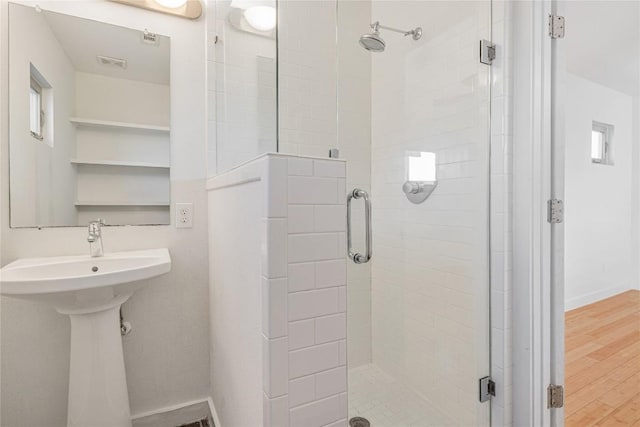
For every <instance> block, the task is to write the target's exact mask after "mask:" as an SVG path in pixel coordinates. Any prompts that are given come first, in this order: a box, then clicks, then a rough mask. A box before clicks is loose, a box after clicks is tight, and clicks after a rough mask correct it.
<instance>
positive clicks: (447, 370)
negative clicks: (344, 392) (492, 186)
mask: <svg viewBox="0 0 640 427" xmlns="http://www.w3.org/2000/svg"><path fill="white" fill-rule="evenodd" d="M375 22H378V23H379V25H378V26H374V27H371V24H373V23H375ZM490 22H491V3H490V2H489V1H477V2H463V1H447V2H438V1H375V0H374V1H372V2H365V1H350V0H339V1H338V3H337V23H338V27H337V28H338V30H337V33H338V47H337V55H338V65H337V69H338V79H337V80H338V86H337V89H338V103H337V116H338V140H337V143H338V147H339V148H340V154H341V157H343V158H345V159H347V165H348V166H347V190H348V191H349V190H351V189H353V188H354V187H361V188H363V189H366V190H367V191H370V194H371V197H372V204H373V244H374V247H373V254H374V255H373V259H372V261H371V263H369V264H360V265H356V264H354V263H352V262H350V261H349V262H348V283H347V289H348V308H347V323H348V335H347V341H348V371H349V417H350V418H351V417H363V418H366V419H368V420H369V421H370V422H371V425H375V426H398V425H421V426H441V425H487V424H488V423H489V405H488V404H482V403H480V402H479V401H478V379H479V378H480V377H483V376H485V375H488V374H489V371H490V366H489V350H490V345H489V314H488V313H489V304H488V301H489V260H488V255H487V254H488V247H489V240H488V225H487V224H488V218H489V216H488V206H489V203H488V200H489V179H488V177H489V135H490V132H489V123H490V121H489V101H490V86H489V84H490V67H488V66H486V65H484V64H481V63H480V62H479V57H478V43H479V41H480V40H481V39H490V38H491V31H490V30H491V28H490ZM386 27H391V29H387V28H386ZM418 27H420V28H421V30H422V34H421V37H419V38H418V37H414V34H416V33H418V31H417V28H418ZM376 30H377V31H376ZM395 30H399V32H398V31H395ZM405 33H407V35H404V34H405ZM416 38H417V40H416ZM365 47H366V48H368V49H370V50H366V49H365ZM381 49H383V51H381V52H375V51H374V50H381ZM436 177H437V187H435V190H433V192H432V193H431V195H430V196H429V197H428V198H427V199H426V200H425V201H423V202H422V203H418V204H416V203H412V202H411V201H410V200H408V198H407V197H406V196H405V194H404V193H403V184H405V182H406V181H407V180H410V181H411V182H415V183H422V182H427V181H435V180H436ZM357 209H360V211H358V210H357ZM352 218H353V222H354V232H353V239H354V242H356V243H359V242H363V241H364V240H363V239H364V236H363V234H364V233H363V230H364V224H363V222H364V213H363V212H362V206H360V205H358V204H356V205H354V211H353V217H352Z"/></svg>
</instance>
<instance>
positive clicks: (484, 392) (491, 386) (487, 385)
mask: <svg viewBox="0 0 640 427" xmlns="http://www.w3.org/2000/svg"><path fill="white" fill-rule="evenodd" d="M479 383H480V396H479V397H480V402H486V401H488V400H489V399H491V396H495V395H496V383H495V382H494V381H493V380H492V379H491V377H484V378H480V381H479Z"/></svg>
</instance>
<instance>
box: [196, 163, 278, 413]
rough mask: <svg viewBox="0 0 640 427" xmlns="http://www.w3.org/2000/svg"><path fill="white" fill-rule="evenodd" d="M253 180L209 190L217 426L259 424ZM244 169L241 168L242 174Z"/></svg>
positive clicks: (257, 202) (258, 198)
mask: <svg viewBox="0 0 640 427" xmlns="http://www.w3.org/2000/svg"><path fill="white" fill-rule="evenodd" d="M253 166H254V167H253V168H252V165H249V166H247V167H246V168H245V170H249V171H250V170H251V169H258V170H257V172H255V175H254V177H255V178H256V179H255V180H249V181H247V180H238V181H237V182H232V183H231V184H230V185H229V186H223V187H222V188H219V189H215V190H210V192H209V212H208V215H209V221H210V223H211V226H210V229H209V259H208V261H209V281H210V284H209V300H210V330H211V334H210V338H209V340H210V342H209V345H210V348H211V363H210V376H211V397H212V399H213V402H214V404H215V407H216V412H217V413H218V417H219V418H220V420H221V421H220V422H221V423H222V424H223V425H228V426H259V425H263V414H262V388H263V387H262V357H263V356H262V340H261V325H262V323H261V313H262V294H261V288H262V270H261V264H260V259H261V249H262V248H261V247H262V233H261V232H262V221H263V214H262V198H263V197H267V195H265V194H264V191H263V185H262V184H263V183H261V182H260V178H261V177H263V176H264V171H263V170H262V169H261V168H260V167H255V165H253ZM246 173H247V172H245V174H246Z"/></svg>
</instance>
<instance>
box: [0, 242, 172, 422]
mask: <svg viewBox="0 0 640 427" xmlns="http://www.w3.org/2000/svg"><path fill="white" fill-rule="evenodd" d="M170 270H171V257H170V256H169V251H168V250H167V249H152V250H145V251H132V252H117V253H111V254H105V255H104V256H103V257H97V258H92V257H90V256H88V255H86V256H62V257H50V258H28V259H21V260H18V261H15V262H12V263H11V264H9V265H7V266H5V267H4V268H2V269H0V291H1V293H2V295H6V296H9V297H14V298H22V299H29V300H35V301H40V302H44V303H48V304H49V305H51V306H53V307H54V308H55V309H56V310H57V311H58V312H59V313H62V314H67V315H69V318H70V320H71V352H70V353H71V360H70V366H69V403H68V405H69V406H68V409H67V425H68V426H74V427H75V426H77V427H86V426H92V427H99V426H100V427H130V426H131V416H130V409H129V394H128V391H127V379H126V376H125V368H124V357H123V353H122V338H121V336H120V306H121V305H122V303H124V302H125V301H126V300H127V299H129V297H131V295H133V293H134V292H135V291H136V290H138V289H140V288H141V287H143V286H144V285H145V284H147V283H148V282H144V281H142V280H144V279H149V278H152V277H155V276H159V275H161V274H165V273H168V272H169V271H170ZM43 350H44V351H46V349H43Z"/></svg>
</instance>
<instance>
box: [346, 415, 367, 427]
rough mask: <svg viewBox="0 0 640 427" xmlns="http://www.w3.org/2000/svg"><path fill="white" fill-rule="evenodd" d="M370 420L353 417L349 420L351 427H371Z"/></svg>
mask: <svg viewBox="0 0 640 427" xmlns="http://www.w3.org/2000/svg"><path fill="white" fill-rule="evenodd" d="M370 426H371V424H370V423H369V420H368V419H366V418H362V417H353V418H351V419H350V420H349V427H370Z"/></svg>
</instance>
